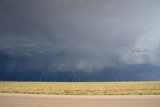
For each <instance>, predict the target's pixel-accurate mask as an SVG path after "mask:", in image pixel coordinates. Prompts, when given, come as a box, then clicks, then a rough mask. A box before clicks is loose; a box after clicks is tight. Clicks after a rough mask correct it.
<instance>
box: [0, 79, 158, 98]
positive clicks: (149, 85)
mask: <svg viewBox="0 0 160 107" xmlns="http://www.w3.org/2000/svg"><path fill="white" fill-rule="evenodd" d="M0 93H25V94H51V95H160V81H145V82H144V81H138V82H4V81H1V82H0Z"/></svg>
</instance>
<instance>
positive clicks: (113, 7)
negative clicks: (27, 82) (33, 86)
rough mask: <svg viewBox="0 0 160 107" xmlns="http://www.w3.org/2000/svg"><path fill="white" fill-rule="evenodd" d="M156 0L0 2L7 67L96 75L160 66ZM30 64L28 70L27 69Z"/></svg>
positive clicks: (2, 46) (0, 41)
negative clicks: (112, 69) (111, 69)
mask: <svg viewBox="0 0 160 107" xmlns="http://www.w3.org/2000/svg"><path fill="white" fill-rule="evenodd" d="M159 4H160V2H159V1H158V0H141V1H139V0H135V1H130V0H121V1H113V0H100V1H97V0H87V1H86V0H80V1H75V0H65V1H62V0H25V1H21V0H14V1H10V0H1V1H0V19H1V24H0V52H1V53H0V54H3V55H4V56H5V57H2V58H1V59H2V60H3V61H2V62H1V63H3V62H5V63H6V65H4V66H6V68H8V69H10V70H12V69H22V68H25V67H26V69H30V70H32V69H38V68H43V69H46V70H47V71H77V70H78V71H79V70H83V71H94V70H103V69H104V68H106V67H117V66H126V65H139V64H149V65H156V66H159V65H160V58H159V54H160V47H159V46H160V44H159V43H160V31H159V28H160V20H159V18H160V13H159V10H160V5H159ZM26 64H27V66H26Z"/></svg>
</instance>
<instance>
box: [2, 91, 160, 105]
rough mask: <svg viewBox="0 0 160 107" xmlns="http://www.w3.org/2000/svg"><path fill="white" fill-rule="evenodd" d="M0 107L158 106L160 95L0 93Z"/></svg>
mask: <svg viewBox="0 0 160 107" xmlns="http://www.w3.org/2000/svg"><path fill="white" fill-rule="evenodd" d="M0 107H160V96H152V95H151V96H148V95H147V96H62V95H27V94H0Z"/></svg>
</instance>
